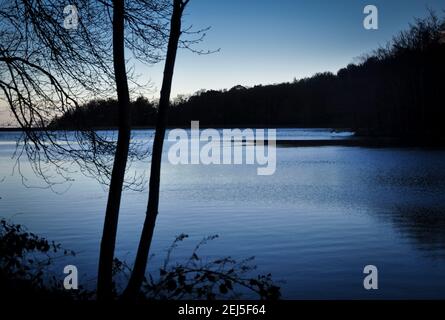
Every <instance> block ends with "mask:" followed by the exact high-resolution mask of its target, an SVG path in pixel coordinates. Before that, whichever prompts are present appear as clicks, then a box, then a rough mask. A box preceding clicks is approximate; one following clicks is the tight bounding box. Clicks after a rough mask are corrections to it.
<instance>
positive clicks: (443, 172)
mask: <svg viewBox="0 0 445 320" xmlns="http://www.w3.org/2000/svg"><path fill="white" fill-rule="evenodd" d="M137 134H139V135H140V136H141V137H142V139H143V137H146V136H147V137H148V136H150V134H151V133H150V132H148V131H146V132H139V133H137ZM16 135H17V134H15V133H2V134H0V179H1V178H3V177H4V178H3V180H2V182H1V183H0V197H1V199H0V208H1V211H0V216H2V217H6V218H10V219H11V220H12V221H13V222H15V223H22V224H24V225H26V226H27V227H28V229H29V230H30V231H33V232H36V233H38V234H41V235H43V236H46V237H48V238H50V239H51V240H55V241H59V242H61V243H62V244H63V245H64V247H67V248H70V249H73V250H75V251H76V252H77V253H78V254H77V256H76V257H74V258H70V260H69V261H68V262H67V261H64V262H63V265H65V264H75V265H76V266H77V267H78V269H79V272H80V274H82V277H81V282H82V284H84V285H86V286H93V285H94V282H95V273H96V268H97V259H98V248H99V243H100V236H101V231H102V224H103V218H104V208H105V203H106V196H107V194H106V191H105V190H104V188H103V187H102V186H101V185H99V184H98V182H97V181H96V180H94V179H91V178H87V177H84V176H82V175H80V174H74V178H75V181H74V182H72V183H69V184H63V185H60V186H56V187H55V191H56V192H54V191H53V190H50V189H42V188H29V187H25V186H24V185H23V183H22V179H21V177H20V175H19V174H17V171H15V173H14V174H13V164H14V161H12V160H11V156H12V154H13V152H14V149H15V139H16ZM277 136H278V137H279V138H280V137H281V138H285V139H308V138H309V139H326V138H330V137H332V138H338V135H336V136H335V137H333V136H332V135H331V133H330V131H328V130H285V129H280V130H278V133H277ZM345 136H347V135H345ZM340 137H341V138H347V137H342V135H340ZM167 147H168V144H167ZM276 152H277V167H276V172H275V174H274V175H272V176H258V175H257V172H256V168H257V167H256V166H252V165H236V166H228V165H225V166H224V165H210V166H205V165H177V166H175V165H171V164H169V162H168V161H167V157H164V159H163V160H164V161H163V168H162V185H161V200H160V213H159V216H158V222H157V226H156V231H155V236H154V244H153V250H152V252H153V253H155V258H154V259H153V260H152V264H151V265H150V268H149V269H151V270H153V269H155V268H156V267H159V265H160V263H161V262H162V260H163V258H164V256H165V250H166V249H167V248H168V246H169V244H170V243H171V242H172V240H173V239H174V237H175V235H178V234H180V233H187V234H189V235H190V238H189V239H188V240H186V241H185V242H184V243H183V244H182V245H181V246H180V247H179V248H178V250H177V251H176V254H175V255H174V259H177V260H181V259H184V258H185V257H187V256H188V255H189V254H190V252H191V249H192V248H193V247H194V246H195V245H196V243H197V242H198V241H199V240H200V239H201V238H203V237H205V236H208V235H213V234H218V235H219V236H220V237H219V238H218V239H216V240H214V241H211V242H210V243H209V244H207V245H206V246H204V247H203V250H202V251H201V255H202V256H208V257H209V258H210V257H222V256H227V255H230V256H232V257H234V258H237V259H243V258H246V257H250V256H252V255H254V256H255V257H256V259H255V263H256V264H257V265H258V270H257V272H259V273H268V272H271V273H272V274H273V276H274V279H275V280H278V281H283V282H282V283H281V287H282V293H283V297H284V298H287V299H301V298H303V299H309V298H310V299H312V298H322V299H324V298H341V299H342V298H369V299H374V298H390V299H394V298H442V299H443V298H445V193H444V190H445V152H444V151H437V150H435V151H433V150H424V149H372V148H358V147H314V148H294V147H286V148H282V147H279V146H278V147H277V150H276ZM135 166H136V167H137V168H142V169H144V168H145V169H146V168H148V167H149V164H148V163H137V164H136V165H135ZM22 171H23V173H24V174H25V177H26V178H27V179H28V180H27V181H26V184H30V185H34V186H43V185H42V184H41V182H39V180H37V179H36V178H34V177H33V175H32V173H30V172H29V169H27V166H26V163H24V164H23V166H22ZM146 201H147V192H146V191H145V192H138V191H127V192H125V194H124V198H123V205H122V210H121V216H120V221H119V234H118V242H117V248H116V254H117V256H118V257H119V258H121V259H124V260H127V261H128V262H130V263H131V262H132V261H133V257H134V252H135V249H136V247H137V243H138V237H139V232H140V229H141V225H142V221H143V219H144V213H145V207H146ZM60 263H62V262H60ZM369 264H372V265H375V266H377V267H378V270H379V289H378V290H373V291H366V290H364V288H363V278H364V275H363V268H364V266H365V265H369ZM60 274H61V276H62V272H61V269H60Z"/></svg>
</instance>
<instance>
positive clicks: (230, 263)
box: [0, 219, 281, 301]
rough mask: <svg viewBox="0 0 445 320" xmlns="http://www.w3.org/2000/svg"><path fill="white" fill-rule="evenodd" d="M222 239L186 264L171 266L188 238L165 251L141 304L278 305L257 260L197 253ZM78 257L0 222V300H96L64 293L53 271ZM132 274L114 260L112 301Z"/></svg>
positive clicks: (150, 276)
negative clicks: (251, 300) (250, 301)
mask: <svg viewBox="0 0 445 320" xmlns="http://www.w3.org/2000/svg"><path fill="white" fill-rule="evenodd" d="M217 237H218V236H209V237H206V238H204V239H203V240H201V241H200V242H199V243H198V244H197V245H196V246H195V248H194V249H193V251H192V252H191V255H190V257H189V258H188V259H186V260H185V261H184V262H183V263H177V262H172V259H171V255H172V253H173V251H174V250H175V249H176V248H177V247H178V245H179V244H180V243H181V242H182V241H184V240H185V239H186V238H188V235H185V234H181V235H179V236H178V237H176V239H175V240H174V241H173V243H172V245H171V246H170V247H169V249H168V250H167V254H166V257H165V259H164V263H163V265H162V267H161V268H159V272H156V274H148V276H147V277H145V278H144V281H143V285H142V289H141V293H140V294H139V295H138V296H137V299H138V300H139V301H145V300H152V299H157V300H160V299H172V300H180V299H207V300H214V299H237V298H240V297H242V294H243V293H253V294H254V295H255V296H256V297H258V298H259V299H279V298H280V296H281V293H280V288H279V287H278V286H277V285H276V284H274V283H273V281H272V276H271V275H270V274H267V275H257V276H253V277H252V273H253V271H254V270H255V268H256V266H255V265H253V263H252V262H253V257H250V258H247V259H244V260H241V261H236V260H235V259H233V258H231V257H224V258H219V259H213V260H208V259H207V258H205V257H203V256H200V254H199V249H200V248H201V247H202V246H203V245H205V244H206V243H207V242H208V241H211V240H214V239H216V238H217ZM74 255H75V252H74V251H71V250H67V249H64V248H63V247H62V245H61V244H59V243H56V242H54V241H49V240H47V239H45V238H43V237H40V236H38V235H36V234H34V233H31V232H29V231H28V230H27V229H26V228H24V227H23V226H21V225H17V224H13V223H10V222H8V221H6V220H5V219H1V220H0V296H1V297H5V298H8V299H11V300H12V299H20V300H24V299H34V300H35V299H38V300H63V301H86V300H92V299H95V296H96V292H95V291H92V290H88V289H86V288H84V287H82V286H79V290H65V289H64V287H63V284H62V282H63V277H61V276H60V275H59V276H58V275H56V273H55V272H53V271H52V268H51V267H52V266H53V263H54V261H55V260H56V259H61V258H69V257H72V256H74ZM130 273H131V268H130V267H129V266H128V265H127V264H126V263H125V262H124V261H121V260H118V259H115V260H114V267H113V275H114V280H115V282H114V289H113V297H114V299H115V300H118V299H120V297H121V295H120V294H121V292H120V291H121V290H119V288H118V287H119V286H118V285H117V283H120V282H123V281H124V280H125V279H126V278H128V276H129V274H130Z"/></svg>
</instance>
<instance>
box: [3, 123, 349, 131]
mask: <svg viewBox="0 0 445 320" xmlns="http://www.w3.org/2000/svg"><path fill="white" fill-rule="evenodd" d="M175 128H178V129H190V125H169V126H167V129H175ZM200 128H201V129H213V128H215V129H236V128H239V129H245V128H251V129H306V130H310V129H314V130H321V129H325V130H333V131H339V132H344V131H352V132H353V131H355V130H354V129H351V128H330V127H302V126H290V125H275V126H261V125H249V124H246V125H233V126H227V125H201V124H200ZM117 129H118V128H117V127H97V128H93V130H94V131H110V130H117ZM147 129H153V130H154V129H156V126H142V127H136V126H135V127H132V130H147ZM42 130H47V131H76V130H79V131H81V130H82V129H74V128H66V129H63V128H58V129H48V128H33V129H31V131H42ZM83 130H86V129H83ZM19 131H23V129H22V128H18V127H14V128H1V127H0V132H19Z"/></svg>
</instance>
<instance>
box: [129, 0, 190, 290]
mask: <svg viewBox="0 0 445 320" xmlns="http://www.w3.org/2000/svg"><path fill="white" fill-rule="evenodd" d="M188 1H189V0H186V1H183V0H173V13H172V17H171V26H170V37H169V42H168V49H167V57H166V61H165V67H164V78H163V81H162V88H161V96H160V101H159V110H158V116H157V120H156V133H155V138H154V142H153V152H152V160H151V171H150V186H149V187H150V190H149V196H148V205H147V213H146V217H145V222H144V226H143V229H142V234H141V238H140V242H139V247H138V251H137V255H136V260H135V263H134V266H133V271H132V273H131V277H130V281H129V283H128V286H127V288H126V289H125V292H124V298H126V299H128V298H134V297H135V296H136V295H137V294H138V293H139V290H140V287H141V284H142V281H143V279H144V275H145V269H146V266H147V260H148V255H149V252H150V246H151V241H152V238H153V231H154V228H155V223H156V216H157V214H158V207H159V183H160V177H161V158H162V147H163V144H164V136H165V128H166V125H167V114H168V108H169V104H170V92H171V86H172V79H173V71H174V67H175V60H176V52H177V49H178V42H179V37H180V36H181V18H182V13H183V11H184V8H185V6H186V5H187V3H188Z"/></svg>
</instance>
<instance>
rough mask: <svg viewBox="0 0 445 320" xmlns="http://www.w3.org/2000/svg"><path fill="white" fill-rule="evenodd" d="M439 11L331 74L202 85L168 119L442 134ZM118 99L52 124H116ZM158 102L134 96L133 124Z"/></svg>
mask: <svg viewBox="0 0 445 320" xmlns="http://www.w3.org/2000/svg"><path fill="white" fill-rule="evenodd" d="M444 30H445V19H444V18H443V17H438V16H437V15H436V14H434V13H432V12H430V14H429V16H427V17H426V18H423V19H417V20H415V22H414V23H413V24H411V25H410V27H409V29H408V30H406V31H402V32H400V33H399V34H398V35H397V36H395V37H394V38H393V40H392V41H391V42H390V43H388V44H387V45H386V46H385V47H380V48H378V49H377V50H375V51H373V52H371V53H370V54H367V55H365V56H362V57H361V58H360V61H359V62H358V63H355V64H349V65H348V66H347V67H345V68H343V69H341V70H339V71H338V72H337V74H333V73H331V72H324V73H317V74H315V75H314V76H312V77H310V78H304V79H301V80H294V81H293V82H291V83H282V84H274V85H257V86H254V87H251V88H246V87H243V86H241V85H238V86H235V87H233V88H231V89H230V90H207V91H205V90H201V91H199V92H197V93H196V94H194V95H192V96H190V97H189V98H187V99H184V98H182V99H177V100H176V101H174V102H173V103H172V105H171V107H170V109H171V110H170V111H169V126H185V127H187V126H189V125H190V121H191V120H199V121H200V124H201V125H202V126H227V127H231V126H241V127H242V126H254V127H277V126H278V127H280V126H285V127H331V128H352V129H354V130H356V131H357V132H358V133H360V134H362V135H371V136H372V135H375V136H393V137H406V138H413V137H416V138H419V139H420V138H429V139H435V138H438V137H443V136H444V134H443V133H442V130H441V127H442V124H443V120H442V119H443V116H444V115H445V113H444V110H443V107H442V106H443V103H442V101H443V92H444V90H445V82H444V81H443V75H444V74H445V72H444V71H445V60H444V59H443V57H445V40H444V39H445V34H444ZM116 108H117V106H116V102H115V101H113V100H101V101H92V102H90V103H88V104H86V105H84V106H83V107H82V108H80V109H79V110H78V111H77V110H76V111H74V112H71V113H67V114H64V115H63V116H62V117H60V118H58V119H56V120H55V121H53V123H52V126H53V127H56V128H70V127H71V126H72V124H74V123H76V124H78V125H80V126H93V127H114V126H115V124H116V121H117V113H116V112H115V109H116ZM156 108H157V106H156V103H154V102H150V101H148V100H147V99H145V98H143V97H140V98H138V99H137V100H135V101H133V102H132V119H133V123H132V125H133V126H141V127H143V126H153V125H154V123H155V121H156Z"/></svg>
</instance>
